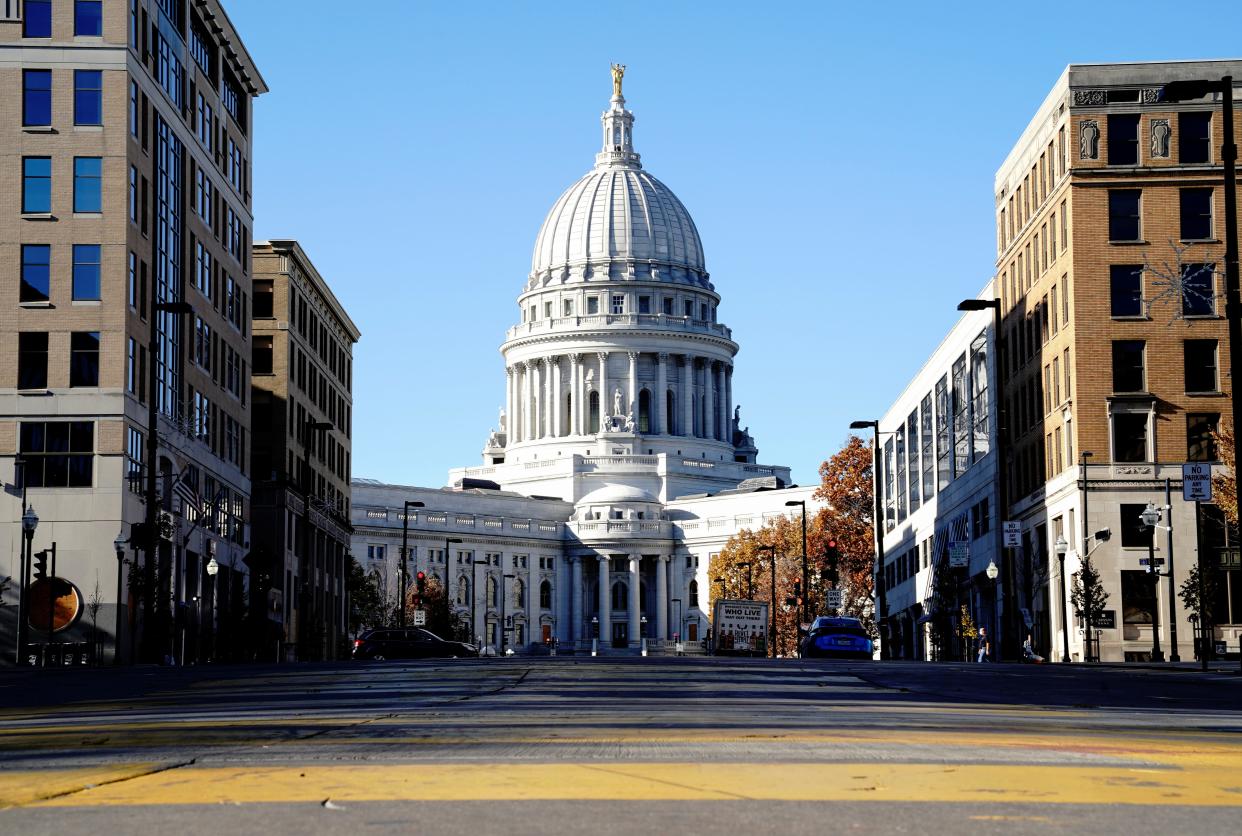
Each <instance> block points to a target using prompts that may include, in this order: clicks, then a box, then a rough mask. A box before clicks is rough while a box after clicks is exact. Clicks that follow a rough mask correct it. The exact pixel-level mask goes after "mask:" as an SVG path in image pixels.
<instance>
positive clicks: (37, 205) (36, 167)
mask: <svg viewBox="0 0 1242 836" xmlns="http://www.w3.org/2000/svg"><path fill="white" fill-rule="evenodd" d="M22 211H23V212H25V213H27V214H48V213H50V212H51V211H52V158H51V157H23V158H22Z"/></svg>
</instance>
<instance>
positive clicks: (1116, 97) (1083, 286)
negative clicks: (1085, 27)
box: [995, 61, 1242, 661]
mask: <svg viewBox="0 0 1242 836" xmlns="http://www.w3.org/2000/svg"><path fill="white" fill-rule="evenodd" d="M1226 74H1231V75H1233V76H1235V77H1239V78H1242V62H1236V61H1191V62H1168V63H1144V64H1108V65H1071V66H1070V67H1068V68H1067V69H1066V70H1065V72H1064V73H1063V74H1062V76H1061V78H1060V79H1059V80H1058V81H1057V83H1056V85H1055V86H1054V87H1053V89H1052V91H1051V93H1049V95H1048V97H1047V98H1046V99H1045V101H1044V103H1043V104H1042V106H1041V107H1040V108H1039V110H1038V112H1037V113H1036V114H1035V117H1034V119H1032V121H1031V122H1030V124H1029V125H1028V126H1027V128H1026V129H1025V131H1024V132H1023V134H1022V136H1021V138H1020V139H1019V140H1018V142H1017V144H1016V145H1015V146H1014V148H1013V150H1012V151H1011V152H1010V154H1009V156H1008V158H1007V159H1006V160H1005V163H1004V165H1002V167H1001V168H1000V170H999V171H998V173H997V177H996V186H995V199H996V221H997V262H996V265H997V273H996V281H997V286H998V288H999V289H1000V293H999V295H1000V298H1001V301H1002V309H1003V313H1004V319H1003V329H1002V332H1003V338H1004V347H1003V355H1002V360H1003V365H1004V368H1003V370H1002V375H1001V377H1002V380H1003V381H1004V387H1003V398H1004V403H1003V407H1004V416H1005V418H1006V422H1005V423H1006V426H1007V430H1008V431H1007V435H1006V437H1007V440H1008V443H1009V445H1010V446H1009V451H1010V456H1009V465H1008V467H1009V474H1008V475H1009V479H1008V486H1007V487H1008V495H1009V500H1010V510H1009V512H1008V514H1006V517H1007V518H1008V519H1011V520H1019V521H1021V524H1022V546H1021V548H1020V550H1018V551H1017V553H1016V558H1015V578H1016V579H1017V582H1018V583H1017V586H1018V594H1019V599H1020V600H1019V601H1018V605H1019V607H1020V608H1021V609H1022V616H1023V620H1024V623H1023V625H1022V627H1023V629H1024V631H1025V632H1030V633H1031V634H1032V637H1033V640H1034V643H1035V645H1036V647H1037V648H1038V649H1040V650H1041V651H1042V652H1043V653H1044V654H1045V655H1048V656H1050V657H1051V658H1053V659H1056V660H1060V658H1061V657H1062V655H1063V654H1064V653H1065V652H1066V650H1067V649H1068V656H1069V657H1070V658H1083V657H1084V654H1085V652H1086V649H1085V647H1084V642H1083V635H1082V629H1081V626H1082V625H1080V624H1076V623H1075V619H1074V617H1073V612H1072V610H1071V611H1070V612H1069V613H1068V617H1067V618H1064V619H1063V618H1062V613H1063V611H1064V606H1065V604H1064V603H1063V602H1064V601H1066V599H1067V596H1068V590H1067V587H1072V579H1073V575H1074V573H1076V572H1077V571H1078V570H1079V567H1080V560H1081V557H1080V556H1081V555H1082V554H1083V553H1084V550H1085V551H1087V552H1089V553H1090V554H1091V559H1092V563H1093V564H1094V566H1095V567H1096V568H1097V569H1099V570H1100V572H1101V575H1102V580H1103V583H1104V587H1105V589H1106V590H1107V591H1108V593H1109V595H1110V596H1111V597H1110V601H1109V603H1108V610H1109V614H1108V615H1107V616H1106V618H1105V619H1104V623H1103V624H1099V625H1094V626H1095V628H1096V630H1098V635H1093V637H1092V639H1093V641H1094V640H1095V639H1096V638H1098V639H1099V649H1100V651H1101V652H1102V656H1103V658H1104V659H1106V660H1108V659H1113V660H1134V661H1137V660H1141V659H1144V658H1147V657H1148V656H1149V655H1151V654H1152V653H1153V624H1152V621H1153V618H1152V611H1153V609H1154V608H1156V607H1157V606H1158V615H1159V619H1158V621H1159V637H1160V640H1161V644H1162V647H1161V650H1162V651H1163V653H1164V654H1165V655H1166V656H1167V655H1170V649H1171V648H1170V645H1171V643H1172V640H1173V635H1172V634H1171V631H1170V619H1169V613H1170V601H1169V597H1170V584H1169V579H1168V578H1161V579H1160V581H1159V589H1158V591H1157V592H1155V593H1153V589H1154V585H1153V583H1152V580H1151V577H1150V575H1148V574H1146V573H1145V572H1144V571H1143V568H1142V567H1141V566H1140V563H1139V561H1140V559H1146V558H1147V550H1148V541H1149V539H1150V537H1151V536H1152V534H1151V529H1150V528H1143V527H1142V526H1141V524H1140V521H1139V519H1138V514H1139V512H1141V511H1142V509H1143V508H1144V507H1145V505H1146V504H1147V503H1148V502H1152V503H1153V504H1155V505H1157V506H1163V505H1165V504H1166V503H1167V504H1169V505H1171V508H1168V509H1165V510H1164V512H1163V519H1162V521H1161V525H1162V526H1169V525H1170V520H1171V521H1172V522H1171V525H1172V531H1169V530H1168V529H1167V528H1160V529H1157V530H1156V540H1155V543H1156V547H1157V556H1158V557H1159V558H1162V559H1165V561H1166V562H1165V564H1164V566H1163V568H1165V569H1167V568H1168V566H1169V561H1170V560H1171V562H1172V564H1173V571H1174V577H1173V584H1174V585H1176V586H1178V587H1180V585H1181V583H1182V581H1183V580H1184V578H1185V576H1186V572H1187V571H1188V569H1189V567H1190V566H1191V565H1193V563H1194V561H1196V560H1197V558H1198V551H1199V549H1201V548H1202V549H1203V550H1204V551H1205V557H1208V558H1209V559H1211V560H1218V559H1219V558H1220V550H1219V547H1220V546H1221V545H1223V542H1222V539H1221V538H1222V530H1221V527H1220V526H1219V525H1218V524H1213V523H1211V522H1210V520H1212V519H1214V518H1215V515H1214V514H1213V511H1214V510H1215V509H1212V508H1206V509H1205V512H1206V513H1205V515H1204V516H1205V519H1206V520H1208V521H1206V522H1205V523H1204V525H1203V526H1202V532H1201V533H1200V534H1196V516H1195V508H1194V504H1193V503H1184V502H1182V501H1181V498H1180V497H1181V473H1182V471H1181V465H1182V463H1184V462H1188V461H1192V462H1215V461H1217V459H1218V456H1217V453H1216V450H1215V445H1214V443H1213V441H1212V438H1211V434H1210V433H1211V429H1212V428H1213V427H1215V426H1216V424H1217V422H1218V421H1219V419H1220V416H1221V415H1222V414H1228V412H1229V400H1228V396H1227V394H1226V393H1225V390H1227V389H1228V381H1227V380H1225V373H1226V371H1227V368H1228V367H1227V362H1228V344H1227V335H1226V326H1225V321H1224V244H1223V243H1222V241H1221V239H1222V237H1223V234H1224V221H1223V217H1222V213H1223V211H1224V197H1223V191H1222V186H1223V181H1222V174H1223V168H1222V165H1221V159H1220V148H1221V142H1222V134H1221V121H1220V120H1221V116H1220V102H1219V100H1213V99H1210V98H1205V99H1202V100H1198V101H1190V102H1186V103H1183V104H1175V105H1174V104H1168V103H1165V102H1163V101H1162V96H1161V90H1162V88H1163V86H1164V85H1165V84H1168V83H1169V82H1172V81H1175V80H1188V79H1217V80H1218V79H1220V78H1221V77H1222V76H1224V75H1226ZM1234 95H1235V98H1236V97H1237V95H1238V93H1237V91H1236V90H1235V94H1234ZM1237 129H1238V130H1242V124H1239V125H1238V126H1237ZM1087 453H1090V454H1091V455H1090V456H1089V457H1088V458H1086V459H1085V461H1086V462H1087V464H1086V466H1085V467H1084V466H1083V462H1084V459H1083V456H1084V455H1086V454H1087ZM1166 479H1167V480H1169V482H1168V488H1169V496H1171V501H1169V500H1166ZM1084 506H1085V510H1084ZM1084 518H1085V522H1084ZM1103 529H1108V533H1107V535H1106V537H1107V539H1105V537H1100V536H1096V535H1097V533H1099V532H1101V531H1102V530H1103ZM1062 539H1063V540H1064V544H1063V545H1062V546H1061V549H1060V551H1061V553H1062V554H1064V555H1065V570H1064V575H1065V577H1063V576H1062V572H1061V569H1060V565H1059V564H1060V561H1059V559H1058V546H1057V544H1058V541H1059V540H1062ZM1170 551H1171V552H1172V554H1171V555H1170ZM1240 575H1242V573H1239V572H1237V571H1232V572H1226V573H1225V575H1224V581H1225V583H1226V585H1227V586H1228V585H1230V584H1232V585H1235V586H1237V587H1238V590H1237V592H1235V593H1233V597H1232V599H1231V602H1232V605H1233V607H1232V611H1231V612H1229V614H1228V615H1227V617H1223V618H1222V617H1218V619H1217V620H1218V622H1221V624H1220V626H1218V627H1217V638H1223V639H1227V640H1228V641H1229V644H1230V646H1231V647H1236V645H1237V637H1238V634H1239V632H1242V628H1240V627H1238V626H1229V625H1230V624H1233V625H1237V624H1238V623H1239V622H1242V577H1240ZM1153 595H1154V597H1153ZM1231 602H1230V601H1226V602H1225V603H1226V608H1225V609H1226V610H1227V611H1228V610H1229V605H1230V603H1231ZM1174 610H1175V611H1176V616H1175V618H1174V620H1173V628H1174V629H1175V630H1176V632H1177V645H1176V651H1177V652H1179V654H1180V656H1181V657H1182V658H1184V659H1187V658H1192V645H1191V629H1190V622H1189V621H1188V620H1187V618H1186V613H1185V612H1184V611H1182V607H1181V603H1180V601H1177V602H1175V606H1174ZM1063 623H1064V624H1066V625H1067V626H1068V630H1063V629H1062V624H1063ZM1066 637H1068V642H1067V641H1066V640H1065V639H1066Z"/></svg>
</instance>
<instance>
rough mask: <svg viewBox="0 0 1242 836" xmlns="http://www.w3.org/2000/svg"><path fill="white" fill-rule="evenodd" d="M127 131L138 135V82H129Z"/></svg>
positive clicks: (131, 134) (132, 134)
mask: <svg viewBox="0 0 1242 836" xmlns="http://www.w3.org/2000/svg"><path fill="white" fill-rule="evenodd" d="M129 133H130V136H134V137H137V136H138V82H136V81H131V82H130V83H129Z"/></svg>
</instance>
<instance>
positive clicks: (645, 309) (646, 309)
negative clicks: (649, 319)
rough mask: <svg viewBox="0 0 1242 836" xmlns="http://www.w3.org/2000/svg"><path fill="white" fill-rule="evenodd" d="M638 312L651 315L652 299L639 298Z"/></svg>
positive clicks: (646, 297) (648, 297) (647, 297)
mask: <svg viewBox="0 0 1242 836" xmlns="http://www.w3.org/2000/svg"><path fill="white" fill-rule="evenodd" d="M638 312H639V313H640V314H649V313H651V297H650V296H639V297H638Z"/></svg>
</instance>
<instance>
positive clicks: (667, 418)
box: [664, 389, 677, 435]
mask: <svg viewBox="0 0 1242 836" xmlns="http://www.w3.org/2000/svg"><path fill="white" fill-rule="evenodd" d="M664 400H665V404H666V407H665V414H664V434H665V435H676V434H677V421H676V417H677V396H676V395H674V394H673V390H672V389H669V390H668V394H667V396H666V397H665V398H664Z"/></svg>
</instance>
